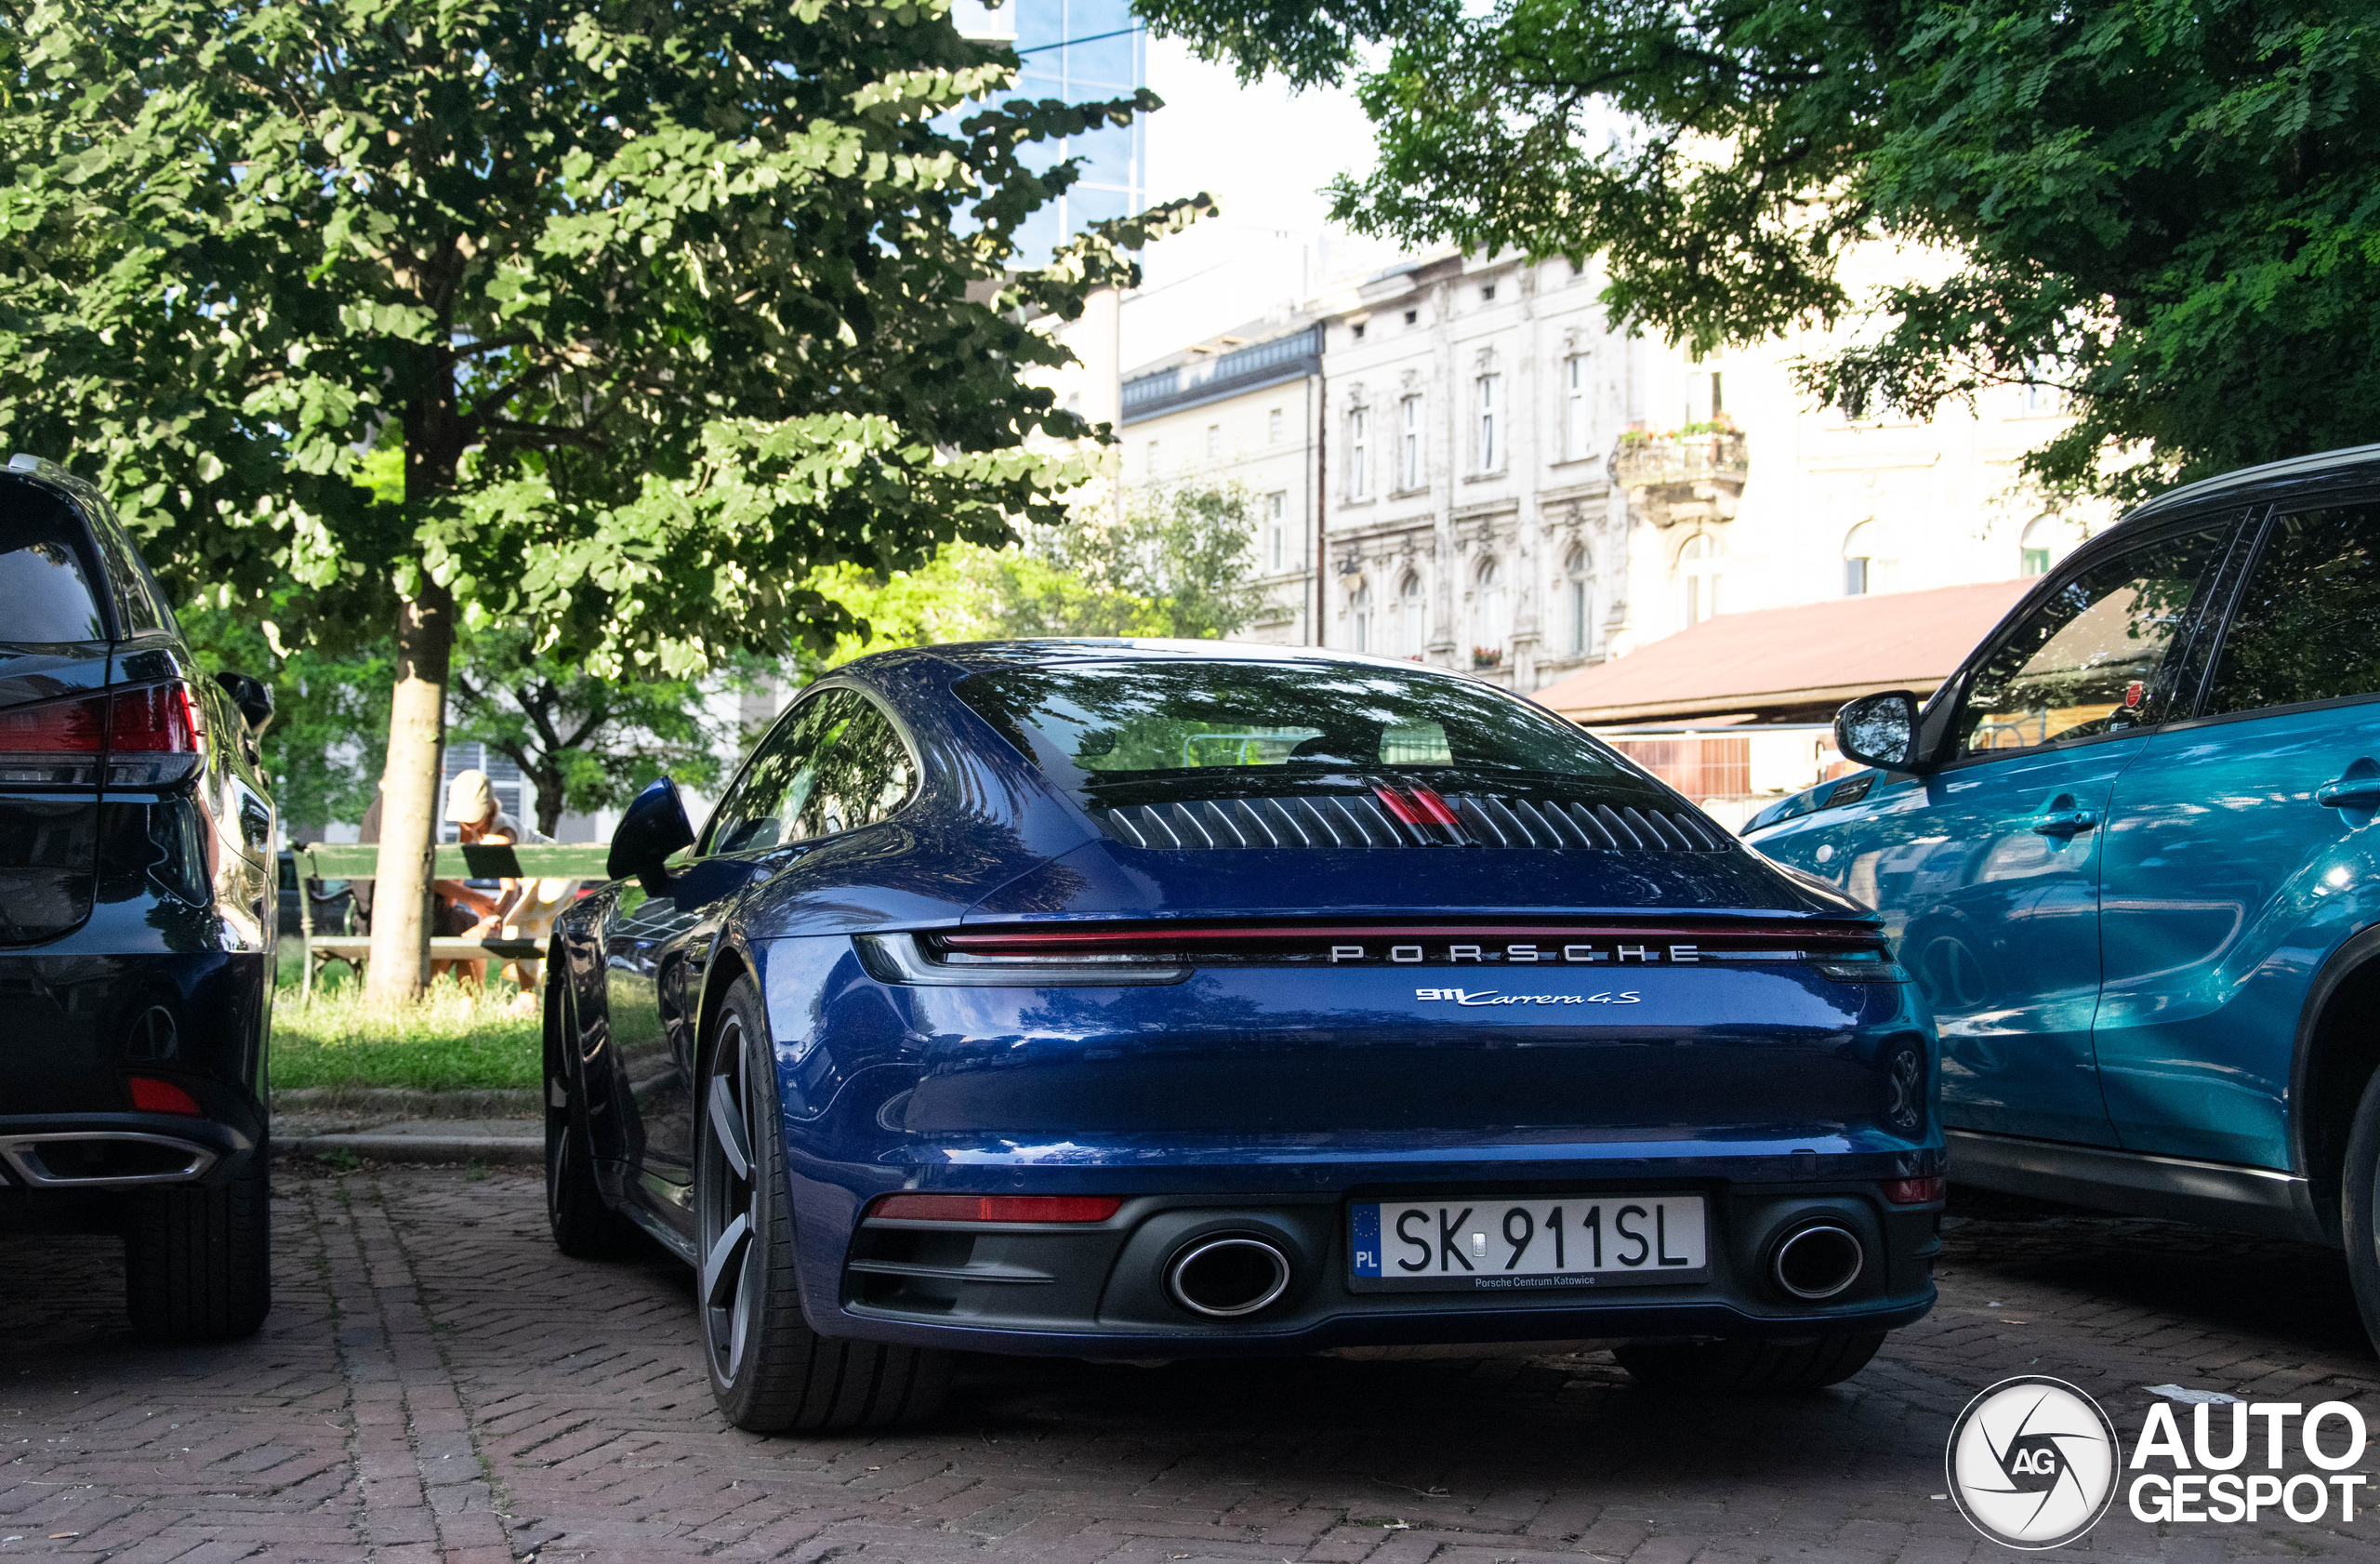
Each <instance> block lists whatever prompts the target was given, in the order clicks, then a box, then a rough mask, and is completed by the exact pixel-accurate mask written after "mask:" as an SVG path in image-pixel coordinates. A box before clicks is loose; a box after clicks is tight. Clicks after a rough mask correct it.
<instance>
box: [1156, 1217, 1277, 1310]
mask: <svg viewBox="0 0 2380 1564" xmlns="http://www.w3.org/2000/svg"><path fill="white" fill-rule="evenodd" d="M1165 1290H1166V1291H1167V1292H1170V1293H1171V1294H1172V1295H1173V1301H1174V1302H1175V1303H1177V1304H1180V1305H1181V1306H1183V1308H1186V1309H1188V1310H1189V1311H1190V1312H1191V1313H1193V1314H1203V1315H1205V1316H1207V1317H1208V1318H1209V1319H1237V1318H1238V1317H1240V1316H1241V1315H1244V1314H1254V1313H1255V1312H1256V1311H1257V1310H1258V1309H1261V1308H1263V1307H1264V1306H1266V1305H1267V1304H1270V1303H1272V1302H1273V1301H1274V1300H1275V1299H1276V1298H1278V1297H1279V1296H1280V1295H1281V1294H1282V1293H1284V1292H1288V1291H1289V1256H1288V1255H1287V1254H1284V1253H1281V1249H1280V1246H1279V1245H1278V1244H1276V1243H1273V1242H1270V1241H1269V1240H1267V1239H1259V1238H1250V1237H1249V1236H1248V1235H1247V1234H1245V1233H1225V1234H1220V1235H1218V1236H1216V1237H1214V1238H1210V1239H1200V1240H1198V1241H1197V1242H1196V1243H1194V1244H1191V1245H1190V1246H1189V1247H1188V1248H1186V1249H1184V1250H1183V1252H1182V1253H1179V1254H1177V1255H1175V1256H1174V1257H1173V1263H1172V1264H1171V1265H1170V1266H1167V1267H1166V1269H1165Z"/></svg>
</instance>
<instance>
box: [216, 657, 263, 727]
mask: <svg viewBox="0 0 2380 1564" xmlns="http://www.w3.org/2000/svg"><path fill="white" fill-rule="evenodd" d="M215 682H216V683H218V684H220V685H222V686H223V687H224V688H225V689H226V690H229V691H230V692H231V704H232V705H234V706H236V707H238V708H239V709H240V715H241V716H243V717H245V718H246V719H247V722H248V732H250V733H252V734H254V735H255V736H257V737H258V738H262V737H263V736H264V730H265V729H267V728H269V727H271V725H272V686H271V685H270V684H268V683H265V682H264V681H263V680H261V679H257V678H252V677H251V676H249V675H247V674H245V673H232V672H231V671H229V670H226V671H224V672H221V673H218V674H217V675H216V676H215Z"/></svg>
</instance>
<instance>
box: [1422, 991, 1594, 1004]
mask: <svg viewBox="0 0 2380 1564" xmlns="http://www.w3.org/2000/svg"><path fill="white" fill-rule="evenodd" d="M1413 997H1414V998H1415V999H1417V1000H1421V1001H1425V1002H1428V1001H1439V1002H1445V1001H1452V1002H1453V1003H1456V1004H1636V1003H1638V1002H1640V1001H1639V1000H1638V998H1637V994H1636V990H1634V989H1633V988H1630V989H1627V990H1625V991H1624V992H1621V993H1617V994H1613V993H1602V994H1500V993H1498V992H1497V991H1496V990H1495V989H1493V988H1483V989H1481V990H1479V991H1478V992H1477V993H1474V992H1472V991H1471V990H1470V989H1468V988H1416V989H1414V990H1413Z"/></svg>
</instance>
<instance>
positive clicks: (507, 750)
mask: <svg viewBox="0 0 2380 1564" xmlns="http://www.w3.org/2000/svg"><path fill="white" fill-rule="evenodd" d="M767 672H768V665H767V664H765V663H764V662H762V661H761V660H760V659H759V658H756V657H751V656H748V655H746V656H739V657H736V658H732V659H730V661H729V662H728V664H727V667H726V669H725V676H724V678H723V679H716V678H715V679H714V680H713V681H712V683H715V684H717V685H719V686H720V687H721V688H724V689H726V690H728V691H739V690H747V689H751V688H755V687H757V685H758V684H759V683H760V680H761V679H762V678H763V677H765V675H766V673H767ZM709 694H710V692H709V691H707V690H706V689H705V688H704V684H703V683H702V682H699V681H696V680H692V679H627V680H615V679H599V678H597V677H596V676H595V675H593V674H591V673H589V672H588V671H587V670H586V669H584V668H581V667H578V666H576V665H575V664H573V663H570V662H567V661H565V660H564V659H562V658H560V657H557V656H552V655H550V654H547V655H540V654H539V653H538V652H537V651H536V647H535V645H534V644H533V643H531V642H530V639H529V638H528V636H526V635H525V634H523V633H522V632H521V631H519V630H492V631H481V632H476V633H472V634H470V635H468V636H467V637H466V638H465V640H464V643H463V646H462V648H461V658H460V663H459V666H458V667H456V669H455V678H454V690H453V704H454V707H455V733H456V736H457V737H460V738H467V739H477V740H478V741H480V742H481V743H483V744H484V745H486V746H487V747H488V748H489V749H494V750H495V751H496V752H497V753H498V754H500V755H504V756H506V757H507V758H509V760H510V761H511V762H512V763H513V764H515V765H517V766H519V767H520V768H521V775H522V778H523V779H525V780H526V781H527V782H528V783H529V785H530V787H531V788H532V789H534V791H535V795H536V827H537V828H538V829H539V830H541V831H545V832H548V833H551V832H552V830H553V828H554V827H555V825H556V824H557V823H558V822H559V821H560V820H561V819H562V812H563V811H564V810H565V809H569V810H577V811H580V812H587V811H592V810H596V809H601V808H603V807H605V806H607V805H611V804H617V803H622V802H626V801H627V800H628V798H630V797H632V796H633V795H634V794H635V792H636V790H637V789H639V788H641V787H642V786H644V785H645V784H646V783H648V782H650V781H652V780H653V779H654V778H655V777H656V776H659V775H664V774H665V773H666V774H667V775H671V776H674V777H676V778H677V779H678V780H679V781H680V782H681V783H682V784H684V785H686V786H687V787H691V788H695V789H702V790H704V791H708V790H710V789H712V788H713V787H715V786H716V785H717V783H718V781H719V779H720V773H721V770H722V769H723V767H722V764H721V753H722V751H724V752H728V753H733V752H734V751H735V750H737V749H740V748H741V747H742V742H741V741H742V737H743V735H742V734H741V732H740V731H738V728H737V724H736V723H735V722H734V721H733V720H732V719H730V720H721V719H719V718H715V717H713V716H712V715H711V714H710V711H709V707H708V696H709Z"/></svg>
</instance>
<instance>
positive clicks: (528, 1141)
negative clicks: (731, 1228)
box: [273, 1132, 546, 1167]
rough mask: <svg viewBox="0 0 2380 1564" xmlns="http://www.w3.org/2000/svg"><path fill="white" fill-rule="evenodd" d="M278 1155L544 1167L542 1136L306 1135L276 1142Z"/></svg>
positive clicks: (544, 1149) (375, 1160)
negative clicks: (338, 1155) (343, 1154)
mask: <svg viewBox="0 0 2380 1564" xmlns="http://www.w3.org/2000/svg"><path fill="white" fill-rule="evenodd" d="M273 1151H274V1152H275V1154H277V1155H283V1156H291V1157H323V1156H325V1155H328V1154H332V1153H336V1152H342V1151H343V1152H346V1153H347V1154H348V1155H349V1156H351V1157H360V1158H363V1159H364V1160H369V1161H374V1162H486V1163H491V1164H495V1165H497V1166H503V1167H543V1166H544V1165H545V1160H546V1143H545V1141H544V1139H543V1138H542V1137H531V1136H516V1135H383V1134H372V1133H368V1132H364V1133H355V1134H345V1135H309V1136H307V1137H306V1138H305V1139H303V1140H293V1141H283V1142H278V1143H276V1144H275V1145H274V1146H273Z"/></svg>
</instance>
